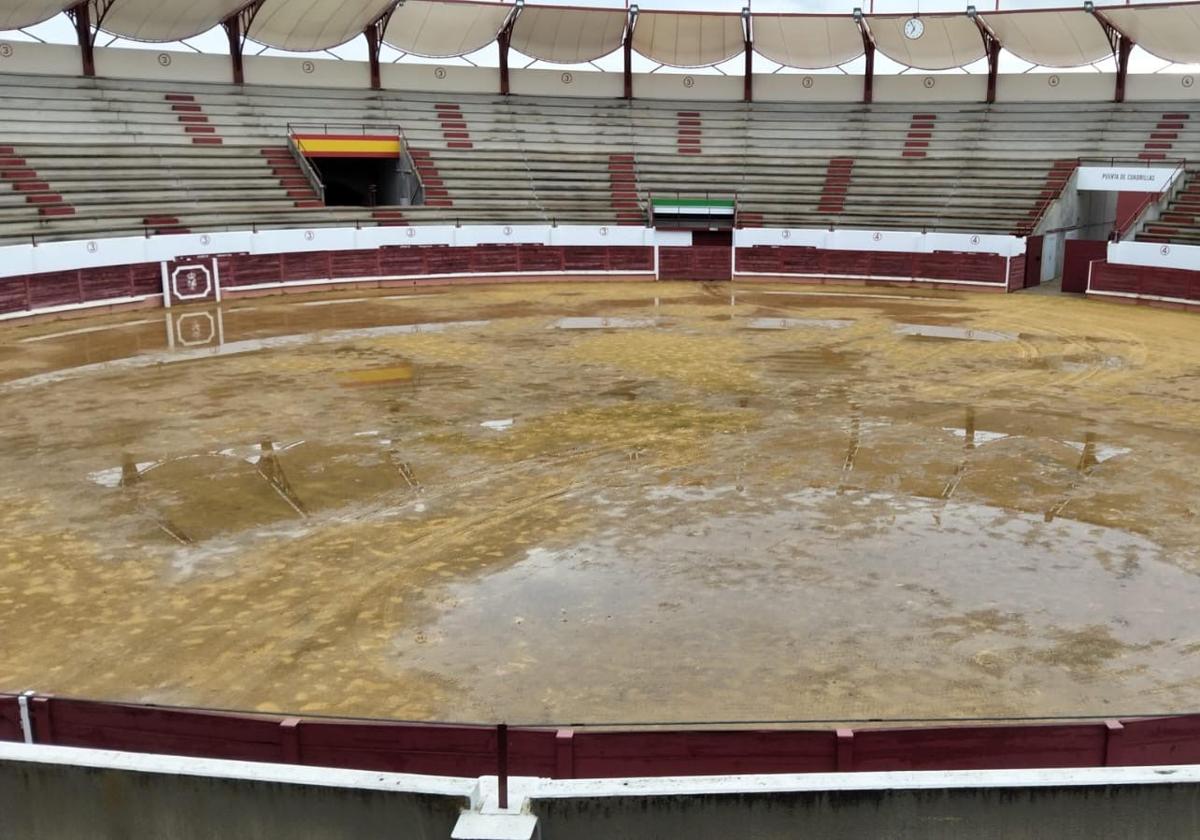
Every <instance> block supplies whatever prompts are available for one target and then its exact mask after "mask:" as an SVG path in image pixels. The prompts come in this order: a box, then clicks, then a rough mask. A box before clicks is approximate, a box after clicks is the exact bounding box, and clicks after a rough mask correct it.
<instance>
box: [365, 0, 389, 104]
mask: <svg viewBox="0 0 1200 840" xmlns="http://www.w3.org/2000/svg"><path fill="white" fill-rule="evenodd" d="M394 11H396V7H395V6H389V7H388V9H387V11H385V12H384V13H383V14H381V15H380V16H379V17H377V18H375V20H373V21H371V22H370V23H369V24H367V28H366V29H365V30H364V31H363V35H364V36H365V37H366V39H367V61H368V62H369V63H370V65H371V90H379V89H380V88H382V87H383V81H382V78H381V75H380V72H379V48H380V47H381V46H382V45H383V33H384V32H386V31H387V26H388V21H390V20H391V19H392V12H394Z"/></svg>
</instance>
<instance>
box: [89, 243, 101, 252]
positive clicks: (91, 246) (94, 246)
mask: <svg viewBox="0 0 1200 840" xmlns="http://www.w3.org/2000/svg"><path fill="white" fill-rule="evenodd" d="M99 250H100V246H99V245H97V244H96V243H95V242H89V243H88V244H87V252H88V253H89V254H94V253H96V252H97V251H99Z"/></svg>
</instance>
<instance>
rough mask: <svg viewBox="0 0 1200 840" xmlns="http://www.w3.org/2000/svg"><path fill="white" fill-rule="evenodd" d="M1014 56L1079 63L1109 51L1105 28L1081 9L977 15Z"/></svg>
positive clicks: (1050, 62) (1060, 64)
mask: <svg viewBox="0 0 1200 840" xmlns="http://www.w3.org/2000/svg"><path fill="white" fill-rule="evenodd" d="M980 17H982V18H983V21H984V23H986V24H987V25H988V26H990V27H991V29H992V31H993V32H995V33H996V37H997V38H999V39H1000V45H1001V46H1003V47H1004V49H1006V50H1008V51H1009V52H1010V53H1012V54H1013V55H1015V56H1016V57H1017V58H1020V59H1023V60H1025V61H1028V62H1029V63H1030V64H1041V65H1044V66H1046V67H1079V66H1080V65H1083V64H1091V63H1092V62H1094V61H1099V60H1100V59H1102V58H1106V57H1107V56H1110V55H1112V45H1111V44H1109V42H1108V36H1107V35H1105V34H1104V28H1103V27H1102V26H1100V23H1099V21H1097V20H1096V18H1095V17H1094V16H1093V15H1090V14H1088V13H1087V12H1084V11H1066V12H1063V11H1044V12H1037V11H1035V12H997V13H992V14H986V15H980Z"/></svg>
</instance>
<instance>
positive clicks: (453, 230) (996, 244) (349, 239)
mask: <svg viewBox="0 0 1200 840" xmlns="http://www.w3.org/2000/svg"><path fill="white" fill-rule="evenodd" d="M691 240H692V236H691V233H689V232H686V231H659V230H656V229H654V228H639V227H623V226H612V227H609V226H594V225H559V226H551V225H465V226H462V227H456V226H454V225H413V226H408V227H402V226H397V227H369V228H361V229H360V228H309V229H303V228H295V229H286V230H260V231H240V232H231V233H181V234H172V235H167V236H152V237H144V236H128V237H117V238H111V239H89V240H79V241H70V242H47V243H44V244H41V245H9V246H6V247H3V248H0V277H17V276H20V275H24V274H41V273H44V272H50V271H67V270H71V269H77V268H101V267H104V266H110V265H129V264H137V263H147V262H162V261H164V260H173V259H176V258H177V257H185V256H187V257H196V256H203V255H207V254H237V253H248V254H282V253H296V252H304V251H354V250H368V249H373V248H381V247H385V246H403V245H448V246H452V247H470V246H474V245H487V244H538V245H551V246H564V245H574V246H605V245H607V246H652V245H675V246H678V245H690V244H691ZM734 245H735V246H737V247H749V246H752V245H809V246H813V247H817V248H827V249H831V250H855V251H902V252H908V253H932V252H934V251H963V252H968V253H987V254H999V255H1000V256H1002V257H1012V256H1017V255H1018V254H1023V253H1025V240H1024V239H1022V238H1020V237H1016V236H1002V235H996V234H967V233H918V232H913V231H892V230H889V231H866V230H834V231H828V230H808V229H805V230H779V229H773V228H756V229H746V230H736V231H734Z"/></svg>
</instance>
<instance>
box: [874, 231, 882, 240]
mask: <svg viewBox="0 0 1200 840" xmlns="http://www.w3.org/2000/svg"><path fill="white" fill-rule="evenodd" d="M871 238H872V239H874V240H875V241H876V242H878V241H879V240H881V239H883V234H882V233H880V232H879V231H875V232H874V233H872V234H871Z"/></svg>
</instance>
